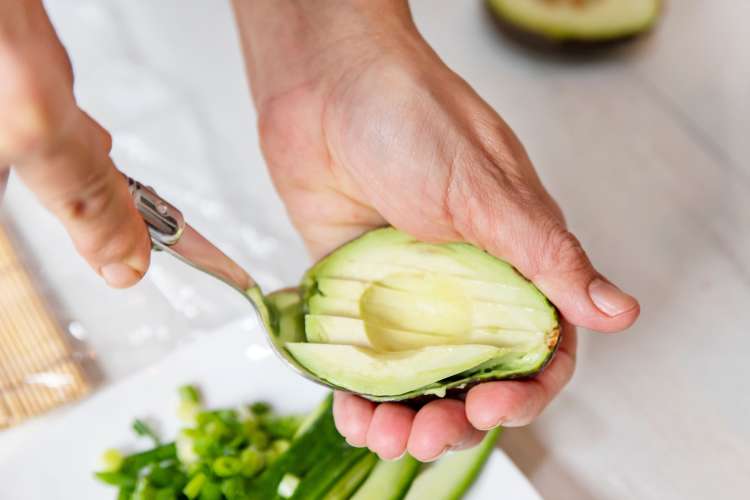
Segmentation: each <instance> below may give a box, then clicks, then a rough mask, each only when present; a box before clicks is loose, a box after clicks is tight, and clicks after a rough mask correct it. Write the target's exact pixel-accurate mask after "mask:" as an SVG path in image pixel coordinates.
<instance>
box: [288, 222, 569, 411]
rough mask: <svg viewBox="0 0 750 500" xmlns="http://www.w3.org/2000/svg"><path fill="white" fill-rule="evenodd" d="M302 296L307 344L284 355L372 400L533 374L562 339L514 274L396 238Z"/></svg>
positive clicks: (465, 249)
mask: <svg viewBox="0 0 750 500" xmlns="http://www.w3.org/2000/svg"><path fill="white" fill-rule="evenodd" d="M300 293H301V297H302V300H301V303H300V304H299V305H298V306H297V308H287V309H285V311H287V315H293V316H295V317H297V318H300V317H301V316H302V315H304V316H305V318H304V329H305V332H304V339H300V335H299V334H298V333H296V332H295V334H294V335H290V334H287V333H285V332H281V333H280V336H279V338H284V339H286V343H285V346H286V349H287V350H288V351H289V352H290V354H291V355H292V356H293V357H294V358H295V360H296V361H297V362H298V363H299V364H300V365H301V366H303V367H305V368H306V369H307V370H309V371H310V372H312V373H314V374H315V375H317V376H318V377H321V378H323V379H325V380H327V381H329V382H331V383H332V384H335V385H337V386H339V387H342V388H344V389H348V390H350V391H352V392H356V393H359V394H362V395H364V396H366V397H368V398H370V399H373V400H379V401H384V400H391V401H393V400H403V399H410V398H415V397H419V396H423V395H437V396H444V395H445V393H446V391H448V390H451V389H463V388H466V387H467V386H469V385H471V384H474V383H476V382H479V381H482V380H498V379H505V378H515V377H522V376H529V375H533V374H535V373H537V372H538V371H539V370H541V369H542V368H543V367H544V366H545V364H546V363H547V362H548V361H549V360H550V359H551V357H552V355H553V353H554V351H555V349H556V347H557V344H558V340H559V332H560V328H559V322H558V317H557V311H556V309H555V308H554V307H553V306H552V305H551V304H550V303H549V301H548V300H547V299H546V297H545V296H544V295H543V294H542V293H541V292H540V291H539V290H538V289H537V288H536V287H535V286H534V285H533V284H532V283H531V282H529V281H528V280H526V279H525V278H524V277H523V276H521V275H520V274H519V273H518V272H517V271H516V270H515V269H514V268H513V267H512V266H511V265H510V264H508V263H507V262H504V261H502V260H500V259H497V258H495V257H493V256H491V255H489V254H487V253H486V252H484V251H482V250H480V249H479V248H477V247H475V246H472V245H469V244H466V243H446V244H430V243H423V242H420V241H417V240H416V239H414V238H413V237H411V236H409V235H408V234H406V233H403V232H401V231H398V230H396V229H394V228H383V229H377V230H374V231H371V232H369V233H366V234H365V235H363V236H361V237H360V238H358V239H356V240H354V241H352V242H350V243H348V244H346V245H344V246H342V247H340V248H339V249H338V250H336V251H334V252H333V253H331V254H330V255H328V256H327V257H325V258H324V259H323V260H321V261H320V262H318V263H317V264H316V265H315V266H313V267H312V268H311V269H310V270H309V271H308V272H307V274H306V275H305V277H304V279H303V282H302V286H301V288H300ZM274 310H275V311H278V310H279V308H274ZM282 316H283V315H282ZM276 317H277V318H278V313H277V314H276ZM277 323H278V324H279V325H282V324H284V321H283V319H282V320H277ZM286 324H288V325H289V326H290V327H291V326H295V328H297V325H299V324H300V321H299V319H298V320H295V321H291V320H287V322H286ZM300 340H303V341H300Z"/></svg>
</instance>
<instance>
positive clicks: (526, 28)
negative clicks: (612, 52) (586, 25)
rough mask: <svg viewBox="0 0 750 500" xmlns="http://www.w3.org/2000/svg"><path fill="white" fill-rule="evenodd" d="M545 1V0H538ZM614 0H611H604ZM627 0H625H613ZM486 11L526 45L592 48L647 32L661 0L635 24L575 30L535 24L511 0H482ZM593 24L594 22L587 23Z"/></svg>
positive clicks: (653, 0) (573, 49)
mask: <svg viewBox="0 0 750 500" xmlns="http://www.w3.org/2000/svg"><path fill="white" fill-rule="evenodd" d="M539 1H544V0H539ZM604 1H613V0H604ZM614 1H628V0H614ZM484 3H485V6H486V8H487V12H488V13H489V15H490V16H491V17H492V18H493V20H494V21H495V23H496V25H497V27H498V29H499V30H500V31H501V32H503V33H504V34H506V35H508V36H509V37H510V38H513V39H515V40H517V41H519V42H521V43H523V44H525V45H530V46H533V47H537V48H540V49H543V48H547V49H561V50H564V51H566V52H572V53H575V52H581V53H586V52H591V51H597V50H599V49H607V48H612V47H616V46H619V45H621V44H622V43H624V42H627V41H630V40H632V39H634V38H636V37H638V36H639V35H643V34H646V33H647V32H649V31H650V30H651V29H652V28H653V27H654V26H655V25H656V23H657V21H658V20H659V17H660V15H661V12H662V10H663V2H662V1H661V0H651V3H652V9H651V13H650V15H649V16H647V17H646V18H644V19H643V20H642V21H641V22H639V23H636V24H624V25H623V26H620V27H617V28H611V29H607V30H597V29H590V30H589V31H582V30H577V29H574V28H571V27H568V26H565V25H564V24H561V25H557V26H556V25H554V24H553V23H552V24H547V25H542V24H537V23H534V22H533V21H532V20H533V17H532V18H524V16H521V15H519V14H518V13H517V12H516V11H514V10H513V9H512V8H509V6H508V4H510V3H512V2H511V1H510V0H485V2H484ZM590 28H596V25H592V26H590Z"/></svg>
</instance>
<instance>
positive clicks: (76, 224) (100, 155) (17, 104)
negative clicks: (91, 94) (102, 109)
mask: <svg viewBox="0 0 750 500" xmlns="http://www.w3.org/2000/svg"><path fill="white" fill-rule="evenodd" d="M0 75H2V77H1V78H0V110H2V115H0V184H3V186H2V187H4V180H5V179H6V178H7V172H8V169H9V168H10V165H13V166H14V168H15V169H16V173H17V174H18V176H19V177H20V178H21V179H22V180H23V182H24V183H25V184H27V185H28V187H29V188H30V189H31V190H32V191H33V192H34V193H35V194H36V196H37V197H38V198H39V200H40V201H41V202H42V203H43V204H44V205H45V206H46V207H47V208H48V209H49V210H51V211H52V212H53V213H54V214H55V215H56V216H57V218H58V219H59V220H60V221H61V222H62V223H63V224H64V226H65V228H66V229H67V231H68V233H69V235H70V237H71V238H72V239H73V242H74V244H75V246H76V248H77V249H78V251H79V253H80V254H81V255H82V256H83V257H84V258H85V259H86V260H87V261H88V262H89V264H90V265H91V267H93V268H94V269H95V270H96V271H97V272H98V273H99V274H100V275H101V276H102V277H103V278H104V279H105V280H106V281H107V283H109V284H110V285H112V286H115V287H122V286H129V285H132V284H133V283H135V282H136V281H138V280H139V279H140V277H141V276H142V275H143V273H144V272H145V271H146V268H147V267H148V264H149V256H150V242H149V238H148V234H147V232H146V227H145V224H144V223H143V220H142V219H141V217H140V216H139V215H138V213H137V211H136V209H135V207H134V205H133V202H132V200H131V199H130V195H129V193H128V189H127V183H126V182H125V180H124V177H123V176H122V175H121V174H120V173H119V172H118V171H117V168H116V167H115V166H114V164H113V163H112V160H111V159H110V158H109V151H110V149H111V138H110V136H109V134H108V133H107V132H106V131H105V130H104V129H102V127H101V126H100V125H99V124H98V123H96V122H95V121H94V120H93V119H92V118H91V117H90V116H88V115H87V114H86V113H85V112H84V111H82V110H81V109H80V108H79V107H78V106H77V105H76V102H75V98H74V97H73V73H72V70H71V66H70V62H69V60H68V57H67V54H66V53H65V49H64V48H63V46H62V44H61V43H60V41H59V40H58V38H57V35H56V34H55V31H54V29H53V27H52V25H51V24H50V22H49V19H48V18H47V14H46V13H45V11H44V7H43V6H42V3H41V1H39V0H19V1H9V2H0ZM1 193H2V190H1V189H0V194H1Z"/></svg>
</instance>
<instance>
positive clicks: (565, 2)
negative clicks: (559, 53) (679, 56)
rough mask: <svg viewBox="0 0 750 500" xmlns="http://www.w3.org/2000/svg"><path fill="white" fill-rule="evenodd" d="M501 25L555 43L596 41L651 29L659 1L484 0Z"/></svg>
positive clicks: (657, 11) (619, 37) (620, 37)
mask: <svg viewBox="0 0 750 500" xmlns="http://www.w3.org/2000/svg"><path fill="white" fill-rule="evenodd" d="M487 6H488V7H489V9H490V11H491V12H492V13H493V14H494V15H495V16H496V17H497V19H498V20H500V21H501V22H502V23H503V25H504V27H509V28H513V29H515V30H518V31H520V32H523V33H526V34H531V35H534V36H537V37H541V38H542V39H546V40H551V41H556V42H582V43H584V44H585V43H590V44H597V43H601V42H607V41H613V40H621V39H625V38H629V37H632V36H633V35H637V34H639V33H642V32H645V31H647V30H648V29H650V28H651V27H652V26H653V25H654V23H655V22H656V20H657V19H658V17H659V13H660V11H661V0H487Z"/></svg>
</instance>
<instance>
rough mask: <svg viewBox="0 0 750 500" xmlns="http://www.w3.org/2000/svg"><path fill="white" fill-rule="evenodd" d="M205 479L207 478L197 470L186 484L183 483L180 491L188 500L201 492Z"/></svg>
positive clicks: (191, 499)
mask: <svg viewBox="0 0 750 500" xmlns="http://www.w3.org/2000/svg"><path fill="white" fill-rule="evenodd" d="M207 479H208V478H207V477H206V475H205V474H203V473H202V472H199V473H198V474H196V475H195V476H193V478H192V479H191V480H190V481H188V484H186V485H185V487H184V488H183V489H182V492H183V493H184V494H185V496H186V497H188V498H189V499H190V500H193V499H194V498H197V497H198V495H199V494H200V492H201V489H203V485H204V484H205V483H206V480H207Z"/></svg>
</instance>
